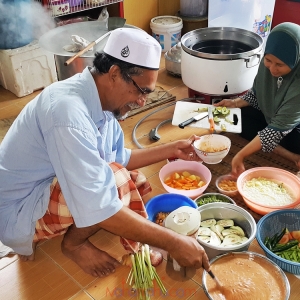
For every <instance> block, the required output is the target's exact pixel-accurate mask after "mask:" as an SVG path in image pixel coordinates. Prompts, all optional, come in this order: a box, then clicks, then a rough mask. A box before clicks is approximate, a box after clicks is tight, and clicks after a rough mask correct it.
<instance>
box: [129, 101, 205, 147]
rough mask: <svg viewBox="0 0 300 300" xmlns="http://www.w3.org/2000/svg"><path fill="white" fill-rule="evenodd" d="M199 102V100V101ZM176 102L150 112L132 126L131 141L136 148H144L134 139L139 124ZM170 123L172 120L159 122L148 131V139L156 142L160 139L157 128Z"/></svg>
mask: <svg viewBox="0 0 300 300" xmlns="http://www.w3.org/2000/svg"><path fill="white" fill-rule="evenodd" d="M195 100H197V98H184V99H181V100H178V101H184V102H190V101H195ZM199 100H200V99H199ZM176 102H177V101H176ZM176 102H175V103H174V102H172V103H169V104H167V105H165V106H163V107H160V108H158V109H156V110H154V111H152V112H151V113H149V114H147V115H146V116H144V117H143V118H141V119H140V120H139V121H138V122H137V123H136V125H135V126H134V128H133V130H132V140H133V142H134V143H135V145H136V146H137V147H138V148H140V149H142V148H144V147H143V146H142V145H141V144H140V143H139V142H138V141H137V138H136V130H137V128H138V127H139V126H140V124H141V123H142V122H143V121H144V120H145V119H147V118H148V117H150V116H152V115H153V114H155V113H157V112H159V111H161V110H163V109H166V108H167V107H170V106H172V105H175V104H176ZM171 121H172V119H168V120H164V121H162V122H160V123H159V124H158V125H157V126H156V127H155V128H153V129H151V131H150V133H149V137H150V139H151V140H153V141H158V140H159V139H160V136H159V134H158V133H157V132H158V129H159V127H161V126H162V125H164V124H166V123H169V122H171Z"/></svg>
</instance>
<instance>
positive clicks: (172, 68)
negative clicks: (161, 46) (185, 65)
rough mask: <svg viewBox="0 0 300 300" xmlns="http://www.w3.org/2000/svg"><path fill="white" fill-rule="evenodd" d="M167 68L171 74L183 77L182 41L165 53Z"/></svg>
mask: <svg viewBox="0 0 300 300" xmlns="http://www.w3.org/2000/svg"><path fill="white" fill-rule="evenodd" d="M165 64H166V70H167V71H168V73H169V74H171V75H173V76H176V77H181V43H180V42H179V43H177V44H176V45H175V46H173V47H172V48H171V49H170V50H169V51H168V52H166V53H165Z"/></svg>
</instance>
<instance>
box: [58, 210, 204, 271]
mask: <svg viewBox="0 0 300 300" xmlns="http://www.w3.org/2000/svg"><path fill="white" fill-rule="evenodd" d="M100 229H106V230H107V231H109V232H112V233H114V234H116V235H119V236H122V237H124V238H127V239H132V240H135V241H138V242H141V243H144V244H149V245H150V246H155V247H158V248H160V249H164V250H166V251H168V252H169V253H170V255H171V256H172V257H173V258H174V259H175V260H176V261H177V262H178V263H179V264H180V265H181V266H187V267H191V266H194V267H196V268H200V267H201V266H202V265H203V266H204V268H205V269H208V268H209V261H208V258H207V256H206V254H205V251H204V249H203V248H202V246H200V244H199V243H198V242H197V241H196V240H195V239H194V238H192V237H187V236H183V235H180V234H177V233H176V232H174V231H172V230H170V229H166V228H164V227H162V226H160V225H157V224H155V223H152V222H150V221H149V220H147V219H145V218H143V217H142V216H140V215H138V214H136V213H135V212H133V211H131V210H130V209H128V208H127V207H123V208H122V209H121V210H120V211H119V212H117V213H116V214H115V215H113V216H112V217H110V218H108V219H106V220H105V221H102V222H101V223H98V224H95V225H93V226H90V227H85V228H76V227H75V228H74V227H73V228H72V229H71V230H69V231H68V232H67V233H66V234H65V237H64V240H63V248H64V249H65V250H67V251H69V252H72V251H76V250H77V249H79V248H80V247H82V245H85V244H86V242H87V240H88V238H89V237H90V236H91V235H93V234H94V233H96V232H97V231H98V230H100Z"/></svg>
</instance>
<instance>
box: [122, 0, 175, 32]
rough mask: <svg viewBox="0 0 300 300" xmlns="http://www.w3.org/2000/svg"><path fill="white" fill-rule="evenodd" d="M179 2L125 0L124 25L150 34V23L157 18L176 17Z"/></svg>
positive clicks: (168, 0) (172, 0)
mask: <svg viewBox="0 0 300 300" xmlns="http://www.w3.org/2000/svg"><path fill="white" fill-rule="evenodd" d="M179 8H180V0H125V1H124V18H125V19H126V23H127V24H130V25H134V26H137V27H139V28H142V29H143V30H145V31H147V32H148V33H149V34H151V29H150V21H151V19H152V18H154V17H157V16H165V15H176V13H177V11H178V10H179Z"/></svg>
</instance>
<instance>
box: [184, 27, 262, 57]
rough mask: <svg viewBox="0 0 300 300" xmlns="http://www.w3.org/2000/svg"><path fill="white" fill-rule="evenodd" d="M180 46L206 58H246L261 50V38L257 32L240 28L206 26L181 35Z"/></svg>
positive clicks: (190, 52) (192, 53)
mask: <svg viewBox="0 0 300 300" xmlns="http://www.w3.org/2000/svg"><path fill="white" fill-rule="evenodd" d="M181 47H182V49H183V51H185V52H187V53H189V54H191V55H193V56H198V57H201V58H206V59H214V60H233V59H241V58H242V59H247V58H249V57H250V56H253V55H255V54H257V53H259V52H260V51H261V50H262V47H263V39H262V37H261V36H259V35H258V34H257V33H255V32H252V31H249V30H245V29H241V28H235V27H207V28H199V29H196V30H192V31H190V32H188V33H186V34H185V35H183V37H182V38H181ZM224 47H225V48H226V47H228V49H225V48H224Z"/></svg>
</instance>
